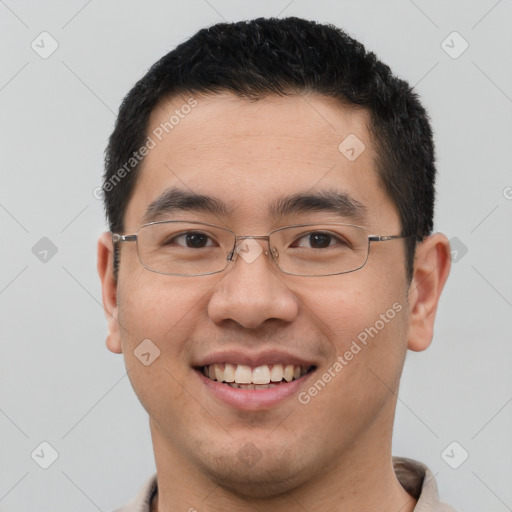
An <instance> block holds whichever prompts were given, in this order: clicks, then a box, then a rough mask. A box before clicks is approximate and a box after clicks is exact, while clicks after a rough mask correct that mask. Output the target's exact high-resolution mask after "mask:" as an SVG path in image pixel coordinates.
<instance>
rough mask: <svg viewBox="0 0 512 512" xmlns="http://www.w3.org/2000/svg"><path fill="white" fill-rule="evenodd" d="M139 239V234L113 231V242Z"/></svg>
mask: <svg viewBox="0 0 512 512" xmlns="http://www.w3.org/2000/svg"><path fill="white" fill-rule="evenodd" d="M136 240H137V235H119V234H118V233H112V242H113V243H115V244H116V243H118V242H135V241H136Z"/></svg>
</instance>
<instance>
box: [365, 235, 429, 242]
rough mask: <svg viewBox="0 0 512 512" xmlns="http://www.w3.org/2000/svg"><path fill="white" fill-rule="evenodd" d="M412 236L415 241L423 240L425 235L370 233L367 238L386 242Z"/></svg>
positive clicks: (371, 240) (372, 240)
mask: <svg viewBox="0 0 512 512" xmlns="http://www.w3.org/2000/svg"><path fill="white" fill-rule="evenodd" d="M410 237H412V238H414V239H415V240H416V241H417V242H423V240H424V239H425V237H423V236H421V235H389V236H386V235H370V236H369V237H368V240H370V242H387V241H388V240H399V239H400V238H410Z"/></svg>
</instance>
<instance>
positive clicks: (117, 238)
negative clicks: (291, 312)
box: [112, 220, 425, 277]
mask: <svg viewBox="0 0 512 512" xmlns="http://www.w3.org/2000/svg"><path fill="white" fill-rule="evenodd" d="M177 222H180V223H187V224H201V225H204V226H210V227H214V228H218V229H222V230H224V231H229V232H230V233H232V234H233V236H234V239H235V243H234V245H233V249H231V251H229V252H228V254H227V258H226V266H225V267H224V268H222V269H221V270H216V271H214V272H205V273H204V274H193V275H190V274H177V273H167V272H159V271H158V270H153V269H151V268H149V267H147V266H146V265H145V264H144V263H143V261H142V259H141V257H140V253H139V250H138V246H137V255H138V257H139V261H140V263H141V265H142V266H143V267H144V268H145V269H146V270H149V271H150V272H155V273H156V274H162V275H166V276H182V277H199V276H206V275H212V274H219V273H220V272H223V271H224V270H226V268H227V267H228V265H229V262H230V261H234V254H235V252H236V248H237V246H238V241H239V240H246V239H248V238H252V239H259V240H267V245H268V248H269V250H270V253H271V254H272V260H273V261H274V263H275V264H276V266H277V268H278V269H279V270H280V271H281V272H283V273H284V274H288V275H292V276H301V277H327V276H337V275H341V274H349V273H351V272H355V271H357V270H361V269H362V268H363V267H364V266H365V265H366V263H367V262H368V258H369V256H370V243H371V242H387V241H390V240H400V239H403V238H411V237H413V238H414V239H415V240H416V241H417V242H422V241H423V240H424V239H425V237H424V236H422V235H368V232H367V231H366V229H365V228H363V227H362V226H356V225H354V224H346V223H343V222H327V223H324V224H325V225H333V226H350V227H354V228H358V229H360V230H362V231H364V232H365V233H366V234H367V238H368V251H367V253H366V259H365V260H364V263H363V264H362V265H361V266H360V267H357V268H355V269H352V270H346V271H344V272H336V273H334V274H294V273H293V272H287V271H285V270H283V269H282V268H281V267H280V266H279V263H278V262H277V261H276V257H275V253H274V251H273V248H272V247H270V236H271V235H272V234H273V233H275V232H277V231H281V230H283V229H288V228H301V227H308V226H321V225H322V223H319V222H314V223H308V224H293V225H290V226H284V227H281V228H277V229H274V230H273V231H271V232H270V233H268V234H267V235H237V234H236V233H235V232H234V231H231V229H229V228H225V227H223V226H218V225H216V224H210V223H208V222H201V221H193V220H190V221H189V220H163V221H155V222H149V223H147V224H144V225H142V226H141V227H140V228H139V229H138V230H137V233H138V232H139V231H140V230H141V229H143V228H145V227H146V226H151V225H154V224H167V223H169V224H172V223H177ZM137 233H135V234H132V235H121V234H119V233H112V243H113V245H114V248H115V247H116V244H118V243H121V242H137V240H138V236H137ZM268 253H269V251H265V255H268Z"/></svg>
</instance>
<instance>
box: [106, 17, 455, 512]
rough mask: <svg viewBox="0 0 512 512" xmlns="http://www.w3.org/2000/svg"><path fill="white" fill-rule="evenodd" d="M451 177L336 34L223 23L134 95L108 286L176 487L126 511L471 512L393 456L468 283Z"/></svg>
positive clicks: (155, 484)
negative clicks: (412, 399) (441, 219)
mask: <svg viewBox="0 0 512 512" xmlns="http://www.w3.org/2000/svg"><path fill="white" fill-rule="evenodd" d="M435 172H436V171H435V166H434V148H433V143H432V132H431V129H430V126H429V122H428V118H427V115H426V112H425V110H424V109H423V107H422V106H421V104H420V103H419V101H418V99H417V97H416V95H415V94H414V93H413V92H412V91H411V88H410V87H409V86H408V85H407V84H406V83H405V82H404V81H402V80H399V79H397V78H396V77H394V76H393V75H392V74H391V72H390V70H389V68H388V67H387V66H385V65H384V64H382V63H381V62H379V61H378V60H377V58H376V57H375V55H374V54H373V53H368V52H366V51H365V49H364V47H363V46H362V45H361V44H360V43H358V42H356V41H355V40H353V39H351V38H350V37H348V36H347V35H346V34H345V33H344V32H342V31H340V30H339V29H337V28H335V27H332V26H327V25H321V24H316V23H314V22H311V21H305V20H301V19H297V18H287V19H257V20H253V21H249V22H240V23H235V24H218V25H215V26H213V27H210V28H208V29H204V30H201V31H199V32H198V33H197V34H196V35H195V36H193V37H192V38H191V39H190V40H188V41H186V42H185V43H183V44H181V45H179V46H178V47H176V48H175V49H174V50H173V51H171V52H170V53H169V54H167V55H166V56H164V57H163V58H162V59H161V60H160V61H159V62H157V63H156V64H155V65H154V66H153V67H152V68H151V69H150V70H149V72H148V73H147V74H146V76H144V77H143V78H142V79H141V80H140V81H139V82H138V83H137V84H136V85H135V87H134V88H133V89H132V90H131V91H130V92H129V94H128V95H127V96H126V98H125V99H124V101H123V104H122V106H121V109H120V111H119V116H118V120H117V124H116V127H115V129H114V132H113V133H112V136H111V138H110V141H109V145H108V148H107V152H106V172H105V179H104V185H103V189H104V191H105V207H106V212H107V217H108V222H109V227H110V232H109V233H104V234H103V235H102V236H101V238H100V240H99V244H98V271H99V275H100V278H101V282H102V288H103V301H104V306H105V311H106V315H107V319H108V326H109V332H108V337H107V347H108V348H109V350H111V351H112V352H115V353H123V354H124V359H125V364H126V368H127V371H128V375H129V378H130V381H131V383H132V385H133V388H134V390H135V392H136V394H137V396H138V398H139V399H140V401H141V403H142V405H143V406H144V408H145V409H146V411H147V412H148V414H149V422H150V430H151V435H152V441H153V447H154V454H155V462H156V468H157V473H156V474H155V475H154V476H153V477H152V478H151V479H150V480H149V481H148V482H147V483H146V484H145V485H144V486H143V487H142V488H141V489H140V491H139V493H138V495H137V496H136V498H134V500H133V501H132V502H131V503H130V504H128V505H126V506H125V507H122V508H120V509H119V511H124V512H128V511H135V510H137V511H145V512H146V511H147V512H149V511H158V512H171V511H172V512H174V511H187V510H188V511H194V510H197V511H199V512H203V511H204V512H207V511H219V510H222V511H249V510H250V511H277V510H286V511H289V510H290V511H291V510H307V511H309V512H316V511H322V512H325V511H342V510H343V511H344V510H365V511H367V510H380V511H393V512H397V511H399V510H400V511H401V512H410V511H412V510H422V511H447V510H452V509H451V508H450V507H448V506H447V505H443V504H441V503H440V502H439V498H438V495H437V490H436V485H435V482H434V480H433V476H432V474H431V473H430V472H429V470H428V469H427V468H426V467H425V466H423V465H422V464H421V463H419V462H415V461H412V460H409V459H400V458H392V455H391V437H392V427H393V419H394V413H395V407H396V400H397V393H398V386H399V380H400V375H401V371H402V367H403V363H404V359H405V356H406V352H407V350H408V349H409V350H414V351H421V350H425V349H426V348H427V347H428V346H429V344H430V342H431V340H432V334H433V324H434V317H435V314H436V308H437V304H438V300H439V296H440V293H441V291H442V289H443V286H444V284H445V281H446V279H447V276H448V273H449V268H450V250H449V244H448V241H447V239H446V237H445V236H444V235H442V234H439V233H436V234H432V227H433V205H434V181H435ZM134 494H135V493H134Z"/></svg>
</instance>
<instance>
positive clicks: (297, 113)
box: [125, 93, 393, 228]
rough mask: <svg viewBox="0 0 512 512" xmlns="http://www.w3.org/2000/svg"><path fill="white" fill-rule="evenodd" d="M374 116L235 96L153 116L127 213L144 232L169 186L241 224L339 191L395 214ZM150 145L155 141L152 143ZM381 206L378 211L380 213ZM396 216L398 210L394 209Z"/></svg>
mask: <svg viewBox="0 0 512 512" xmlns="http://www.w3.org/2000/svg"><path fill="white" fill-rule="evenodd" d="M368 123H369V114H368V113H367V112H366V111H365V110H363V109H358V108H357V109H356V108H354V107H347V106H344V105H342V104H340V103H339V102H336V101H334V100H333V99H331V98H327V97H324V96H319V95H312V94H307V95H306V94H304V95H295V96H290V97H288V96H287V97H280V96H268V97H265V98H262V99H258V100H256V101H249V100H247V99H242V98H239V97H236V96H234V95H231V94H229V93H225V94H215V95H202V96H194V95H190V96H183V97H181V96H180V97H174V98H172V99H169V100H166V101H163V102H161V103H160V104H159V105H158V106H157V108H155V110H154V111H153V113H152V115H151V118H150V122H149V125H148V130H147V136H148V137H149V138H150V139H151V141H152V142H151V144H150V145H151V146H153V147H152V149H150V150H149V152H148V154H147V156H146V157H145V159H144V161H143V163H142V165H141V170H140V173H139V176H138V178H137V182H136V185H135V188H134V191H133V194H132V197H131V200H130V202H129V205H128V208H127V211H126V216H125V219H126V223H125V224H126V226H128V225H131V226H132V228H135V227H137V226H140V225H141V224H142V223H143V219H144V218H147V211H148V208H150V207H151V205H152V204H153V205H154V203H155V201H156V200H157V199H158V197H159V196H160V195H161V194H162V193H163V192H164V191H165V190H167V189H171V188H173V189H176V188H179V189H181V190H183V191H187V192H189V193H193V194H199V195H203V196H209V197H214V198H217V199H220V200H221V201H222V202H223V203H225V204H226V206H227V207H228V209H229V212H230V215H231V217H232V220H233V221H236V217H237V216H240V217H244V216H245V219H244V222H246V221H247V220H248V218H249V220H250V221H251V222H254V223H258V222H264V221H265V220H268V217H269V215H270V214H271V213H272V211H274V212H275V208H273V207H274V206H275V204H276V201H279V200H282V199H285V198H286V197H289V196H292V195H295V196H297V195H301V194H305V193H308V192H309V193H320V194H322V193H326V192H333V191H334V192H339V193H341V194H343V195H345V196H348V198H349V199H353V201H354V202H355V203H359V204H361V205H363V206H366V205H369V207H368V208H367V209H368V212H369V217H370V221H371V218H372V217H375V218H377V217H378V216H379V215H382V211H380V212H378V211H376V210H379V209H380V210H382V207H387V208H388V209H390V210H393V207H392V205H391V204H390V202H389V200H388V199H387V197H386V195H385V194H384V192H383V190H382V188H381V187H380V185H379V180H378V177H377V174H376V172H375V166H374V160H375V153H374V149H373V144H372V141H371V139H370V136H369V131H368V128H367V126H368ZM148 140H149V139H148ZM379 205H380V207H379ZM390 213H393V212H390Z"/></svg>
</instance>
